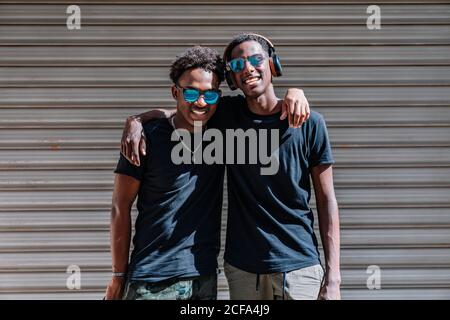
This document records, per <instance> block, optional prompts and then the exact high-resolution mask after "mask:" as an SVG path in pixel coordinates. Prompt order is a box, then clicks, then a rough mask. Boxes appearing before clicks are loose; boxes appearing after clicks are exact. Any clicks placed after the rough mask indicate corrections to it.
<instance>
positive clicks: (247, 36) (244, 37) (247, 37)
mask: <svg viewBox="0 0 450 320" xmlns="http://www.w3.org/2000/svg"><path fill="white" fill-rule="evenodd" d="M247 41H256V42H258V43H259V44H260V45H261V47H262V48H263V50H264V51H265V52H267V54H269V55H270V52H269V50H270V45H269V43H268V42H267V41H266V40H265V39H264V38H261V37H259V36H258V35H256V34H254V33H240V34H238V35H237V36H235V37H234V38H233V40H231V42H230V43H229V44H228V46H227V48H226V52H225V54H224V56H225V61H226V62H228V61H230V60H231V51H233V49H234V48H235V47H236V46H238V45H240V44H241V43H243V42H247Z"/></svg>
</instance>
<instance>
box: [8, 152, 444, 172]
mask: <svg viewBox="0 0 450 320" xmlns="http://www.w3.org/2000/svg"><path fill="white" fill-rule="evenodd" d="M1 153H2V157H1V158H0V170H5V169H8V170H11V169H15V170H16V169H24V168H28V169H30V168H33V169H66V170H69V169H82V168H85V169H91V170H92V169H102V170H103V169H105V168H111V170H113V169H114V168H115V165H116V164H117V160H118V158H119V151H118V150H116V149H114V150H110V149H102V148H101V146H98V147H97V148H91V149H74V150H70V149H59V148H58V147H57V146H55V148H54V149H51V148H50V149H49V150H41V148H39V149H35V150H34V149H33V150H32V157H31V156H30V150H8V149H5V150H2V151H1ZM333 155H334V158H335V160H336V162H337V164H338V165H339V166H353V167H360V168H361V167H364V168H365V167H368V166H374V167H405V166H407V167H410V168H414V167H415V166H417V167H430V166H433V167H435V166H438V167H442V166H448V163H450V152H449V150H448V148H443V147H401V148H399V147H392V148H389V147H376V148H373V147H349V146H335V147H333Z"/></svg>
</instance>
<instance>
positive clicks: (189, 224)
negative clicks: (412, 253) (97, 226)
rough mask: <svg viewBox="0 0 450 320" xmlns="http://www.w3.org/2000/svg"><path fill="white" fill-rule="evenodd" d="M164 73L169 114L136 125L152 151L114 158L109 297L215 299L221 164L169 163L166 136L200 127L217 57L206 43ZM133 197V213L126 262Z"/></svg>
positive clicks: (218, 69) (215, 86) (214, 86)
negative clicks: (137, 161)
mask: <svg viewBox="0 0 450 320" xmlns="http://www.w3.org/2000/svg"><path fill="white" fill-rule="evenodd" d="M170 78H171V79H172V81H173V83H174V85H173V86H172V88H171V90H172V96H173V98H174V99H175V101H176V103H177V112H176V114H175V116H174V117H172V118H170V120H168V119H166V118H164V119H159V120H155V121H152V122H148V123H146V124H145V125H144V128H143V129H144V132H145V134H146V136H147V137H148V139H147V141H146V144H147V147H148V148H150V149H152V150H155V152H152V153H151V154H149V155H146V156H142V157H141V165H140V166H135V165H133V164H131V163H130V162H128V161H127V160H126V159H125V157H124V156H123V155H121V156H120V160H119V163H118V165H117V168H116V171H115V173H116V176H115V181H114V192H113V205H112V212H111V255H112V262H113V263H112V269H113V275H112V279H111V281H110V283H109V285H108V287H107V290H106V297H105V298H106V299H108V300H109V299H121V298H123V299H131V300H141V299H145V300H159V299H164V300H172V299H174V300H192V299H195V300H197V299H200V300H204V299H206V300H213V299H216V296H217V272H216V270H217V256H218V254H219V250H220V228H221V225H220V224H221V209H222V186H223V175H224V166H223V165H205V164H200V165H194V164H181V165H176V164H174V163H173V161H172V150H173V148H174V146H175V145H176V144H177V142H175V141H173V140H172V137H173V136H174V133H177V132H178V130H180V131H181V132H182V130H184V132H187V134H188V138H189V139H190V138H191V135H190V133H194V131H195V130H196V129H198V130H200V131H201V130H202V129H204V128H205V125H206V123H207V122H208V120H209V119H210V118H211V117H212V116H213V114H214V113H215V111H216V108H217V102H218V100H219V97H220V95H221V92H220V90H219V85H220V82H221V81H222V80H223V64H222V60H221V57H220V56H219V55H218V54H217V52H216V51H215V50H212V49H209V48H204V47H194V48H191V49H189V50H187V51H186V52H184V53H183V54H182V55H181V56H180V57H178V58H177V59H176V60H175V61H174V62H173V63H172V66H171V73H170ZM195 122H197V123H200V124H201V126H199V127H195V126H194V125H195V124H196V123H195ZM202 127H203V128H202ZM193 135H195V133H194V134H193ZM189 142H190V141H189ZM182 143H186V144H187V143H188V141H183V142H182ZM136 197H137V209H138V212H139V213H138V217H137V219H136V224H135V231H136V232H135V236H134V238H133V245H134V249H133V252H132V254H131V259H130V262H128V258H129V249H130V239H131V207H132V205H133V202H134V200H135V199H136Z"/></svg>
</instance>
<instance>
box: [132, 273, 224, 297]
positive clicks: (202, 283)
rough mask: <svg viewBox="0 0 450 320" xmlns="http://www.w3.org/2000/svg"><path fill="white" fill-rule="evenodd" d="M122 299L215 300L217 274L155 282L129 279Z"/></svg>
mask: <svg viewBox="0 0 450 320" xmlns="http://www.w3.org/2000/svg"><path fill="white" fill-rule="evenodd" d="M123 299H124V300H216V299H217V274H212V275H203V276H197V277H191V278H184V279H169V280H164V281H161V282H157V283H151V282H145V281H130V282H127V284H126V285H125V292H124V295H123Z"/></svg>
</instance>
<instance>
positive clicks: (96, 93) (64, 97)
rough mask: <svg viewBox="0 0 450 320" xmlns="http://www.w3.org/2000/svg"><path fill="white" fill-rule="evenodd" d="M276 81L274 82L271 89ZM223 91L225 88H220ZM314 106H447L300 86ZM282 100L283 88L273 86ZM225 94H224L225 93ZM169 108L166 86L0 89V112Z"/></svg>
mask: <svg viewBox="0 0 450 320" xmlns="http://www.w3.org/2000/svg"><path fill="white" fill-rule="evenodd" d="M276 85H277V80H275V86H276ZM224 89H225V88H224ZM304 89H305V91H306V92H307V94H308V98H309V100H310V103H311V105H312V107H313V108H314V107H315V106H318V107H319V106H336V107H341V106H345V107H349V106H364V107H379V106H426V107H429V106H448V104H449V102H450V90H448V87H446V86H436V87H419V86H418V87H415V86H407V87H398V88H395V87H320V88H317V87H304ZM275 91H276V93H277V94H278V95H279V96H281V97H283V96H284V94H285V92H286V88H284V87H277V88H276V90H275ZM225 92H228V91H227V90H225ZM64 104H65V105H66V107H67V108H71V107H75V106H77V107H78V106H85V107H90V108H92V107H100V106H107V107H111V106H112V105H114V106H118V105H119V106H122V107H124V108H126V107H127V106H130V107H131V106H133V107H135V106H137V105H139V106H159V105H165V106H167V105H170V106H173V98H172V96H171V95H170V90H169V88H167V87H166V86H163V87H161V88H154V87H152V88H29V89H27V90H23V89H17V88H0V109H1V108H3V107H7V108H10V107H12V106H28V107H30V106H33V107H37V106H45V107H49V106H61V105H64Z"/></svg>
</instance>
